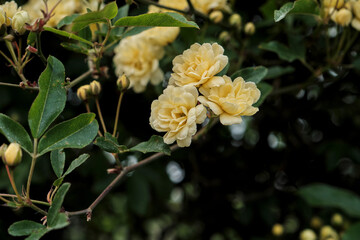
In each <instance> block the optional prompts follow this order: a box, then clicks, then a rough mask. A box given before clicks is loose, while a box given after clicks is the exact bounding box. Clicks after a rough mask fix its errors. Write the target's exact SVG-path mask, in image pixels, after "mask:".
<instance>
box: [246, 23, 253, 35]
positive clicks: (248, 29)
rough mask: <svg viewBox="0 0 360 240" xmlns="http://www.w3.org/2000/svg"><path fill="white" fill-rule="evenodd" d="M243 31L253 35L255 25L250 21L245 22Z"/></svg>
mask: <svg viewBox="0 0 360 240" xmlns="http://www.w3.org/2000/svg"><path fill="white" fill-rule="evenodd" d="M244 32H245V34H246V35H253V34H254V33H255V25H254V23H252V22H248V23H246V24H245V27H244Z"/></svg>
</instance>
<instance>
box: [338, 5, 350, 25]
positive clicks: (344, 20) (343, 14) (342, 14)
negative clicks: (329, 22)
mask: <svg viewBox="0 0 360 240" xmlns="http://www.w3.org/2000/svg"><path fill="white" fill-rule="evenodd" d="M351 20H352V14H351V11H350V10H348V9H346V8H342V9H340V10H339V11H338V12H337V13H336V16H335V20H334V21H335V22H336V23H337V24H339V25H341V26H343V27H344V26H348V25H349V24H350V22H351Z"/></svg>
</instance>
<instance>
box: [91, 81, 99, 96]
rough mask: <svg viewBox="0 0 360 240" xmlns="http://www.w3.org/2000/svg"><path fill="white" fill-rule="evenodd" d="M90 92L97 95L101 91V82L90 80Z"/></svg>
mask: <svg viewBox="0 0 360 240" xmlns="http://www.w3.org/2000/svg"><path fill="white" fill-rule="evenodd" d="M90 92H91V94H92V95H95V96H97V95H99V94H100V92H101V84H100V83H99V82H98V81H92V82H91V83H90Z"/></svg>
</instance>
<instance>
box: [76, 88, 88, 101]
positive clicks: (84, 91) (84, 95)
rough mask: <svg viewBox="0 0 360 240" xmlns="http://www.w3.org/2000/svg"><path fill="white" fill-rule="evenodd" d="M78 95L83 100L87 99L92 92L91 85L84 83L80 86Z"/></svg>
mask: <svg viewBox="0 0 360 240" xmlns="http://www.w3.org/2000/svg"><path fill="white" fill-rule="evenodd" d="M76 94H77V96H78V98H80V99H81V100H83V101H86V100H87V99H88V97H89V94H90V85H84V86H81V87H79V88H78V90H77V93H76Z"/></svg>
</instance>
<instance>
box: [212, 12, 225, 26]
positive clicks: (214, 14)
mask: <svg viewBox="0 0 360 240" xmlns="http://www.w3.org/2000/svg"><path fill="white" fill-rule="evenodd" d="M209 18H210V20H211V21H213V22H214V23H219V22H221V21H222V20H223V18H224V15H223V13H222V12H221V11H219V10H217V11H213V12H211V13H210V16H209Z"/></svg>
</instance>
